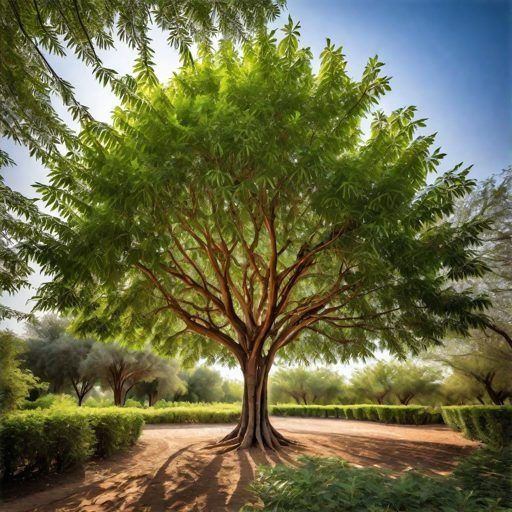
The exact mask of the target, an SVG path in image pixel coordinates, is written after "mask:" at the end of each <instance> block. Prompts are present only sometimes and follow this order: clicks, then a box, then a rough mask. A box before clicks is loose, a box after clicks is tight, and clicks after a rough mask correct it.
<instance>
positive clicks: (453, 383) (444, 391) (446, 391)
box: [439, 372, 492, 405]
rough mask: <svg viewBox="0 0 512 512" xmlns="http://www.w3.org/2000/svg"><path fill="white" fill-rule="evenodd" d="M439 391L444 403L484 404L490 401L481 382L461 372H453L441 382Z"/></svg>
mask: <svg viewBox="0 0 512 512" xmlns="http://www.w3.org/2000/svg"><path fill="white" fill-rule="evenodd" d="M439 393H440V397H441V402H442V403H443V404H444V405H464V404H475V403H477V404H481V405H484V404H485V403H489V401H490V400H489V398H488V395H487V393H486V391H485V387H484V386H483V385H482V384H481V383H480V382H478V381H477V380H476V379H473V378H472V377H468V376H467V375H464V374H462V373H459V372H454V373H452V374H451V375H449V376H448V377H447V378H446V379H445V380H444V381H443V382H442V383H441V386H440V389H439ZM491 403H492V402H491Z"/></svg>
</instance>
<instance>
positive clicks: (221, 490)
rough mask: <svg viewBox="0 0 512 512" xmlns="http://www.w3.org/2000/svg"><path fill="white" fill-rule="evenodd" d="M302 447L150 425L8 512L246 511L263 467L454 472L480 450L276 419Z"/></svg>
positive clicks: (429, 431) (8, 500)
mask: <svg viewBox="0 0 512 512" xmlns="http://www.w3.org/2000/svg"><path fill="white" fill-rule="evenodd" d="M272 422H273V424H274V425H275V427H277V428H278V429H279V430H280V431H282V432H283V433H284V434H286V435H287V436H288V437H291V438H293V439H295V440H297V441H299V442H300V443H302V446H301V447H299V448H296V447H294V448H293V449H291V448H288V449H286V450H283V451H282V452H280V453H279V455H271V454H266V455H265V454H263V453H262V452H261V451H260V450H258V449H252V450H249V451H235V452H230V453H226V454H219V453H216V452H215V451H212V450H209V449H206V445H207V444H208V443H209V442H212V441H215V440H218V439H220V438H221V437H223V436H224V435H225V434H227V433H228V432H229V430H230V429H231V428H232V426H230V425H148V426H146V427H145V429H144V432H143V434H142V437H141V439H140V441H139V443H138V444H137V446H136V447H134V448H133V449H131V450H130V451H128V452H125V453H123V454H119V455H117V456H114V457H111V458H109V459H108V460H103V461H97V462H91V463H89V464H87V465H86V466H85V468H83V469H81V470H76V471H73V472H71V473H67V474H63V475H53V476H49V477H47V478H46V479H45V480H43V481H38V482H32V483H24V484H18V485H17V486H16V487H13V488H10V489H5V490H4V492H3V498H2V501H1V502H0V511H1V512H7V511H8V512H29V511H30V512H43V511H44V512H49V511H69V512H71V511H73V512H93V511H94V512H107V511H108V512H119V511H129V512H149V511H151V512H160V511H162V512H163V511H182V512H184V511H208V512H217V511H219V512H222V511H238V510H239V508H240V507H241V506H242V505H243V504H244V503H246V502H247V501H248V500H249V499H251V494H250V492H249V491H248V490H247V485H248V484H249V483H250V482H251V480H252V479H253V478H254V475H255V471H256V466H257V465H260V464H275V463H279V462H280V463H286V464H294V463H295V460H296V458H297V457H298V456H299V455H301V454H306V453H308V454H317V455H322V456H340V457H343V458H344V459H346V460H348V461H350V462H352V463H353V464H356V465H360V466H378V467H385V468H390V469H393V470H400V471H402V470H408V469H411V468H419V469H422V470H426V471H433V472H437V473H447V472H450V471H451V470H452V469H453V467H454V465H455V461H456V459H457V458H458V457H460V456H462V455H466V454H468V453H470V452H471V451H472V450H473V449H474V448H475V447H476V446H478V445H477V443H474V442H472V441H468V440H467V439H464V438H463V437H462V436H461V435H460V434H458V433H455V432H453V431H451V430H450V429H448V428H447V427H444V426H438V425H434V426H419V427H416V426H403V425H400V426H399V425H383V424H379V423H371V422H364V421H346V420H331V419H316V418H315V419H313V418H273V420H272Z"/></svg>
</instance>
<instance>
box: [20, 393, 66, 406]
mask: <svg viewBox="0 0 512 512" xmlns="http://www.w3.org/2000/svg"><path fill="white" fill-rule="evenodd" d="M74 405H76V399H75V398H73V397H72V396H71V395H66V394H61V395H54V394H53V393H48V394H47V395H43V396H40V397H39V398H37V399H36V400H32V401H31V400H25V401H24V402H23V405H22V407H21V408H22V409H24V410H33V409H51V408H55V407H72V406H74Z"/></svg>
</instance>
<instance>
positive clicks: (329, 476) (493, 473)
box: [243, 452, 512, 512]
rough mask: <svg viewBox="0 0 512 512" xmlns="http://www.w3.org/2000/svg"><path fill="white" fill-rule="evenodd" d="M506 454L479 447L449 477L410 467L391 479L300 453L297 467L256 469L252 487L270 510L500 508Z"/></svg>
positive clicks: (455, 511)
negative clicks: (427, 474) (409, 470)
mask: <svg viewBox="0 0 512 512" xmlns="http://www.w3.org/2000/svg"><path fill="white" fill-rule="evenodd" d="M510 455H511V454H510V453H506V452H501V453H496V452H481V453H479V454H478V455H475V456H473V457H472V458H470V459H468V460H467V461H465V462H463V463H462V465H461V466H460V467H459V468H458V470H457V471H456V472H455V473H454V475H453V476H450V477H441V476H426V475H422V474H420V473H418V472H415V471H411V472H408V473H406V474H402V475H399V476H397V477H395V478H392V475H391V473H390V472H388V471H384V470H382V469H377V468H364V469H363V468H354V467H351V466H350V465H349V464H348V463H346V462H345V461H343V460H342V459H335V458H332V459H331V458H329V459H322V458H315V457H303V458H301V465H300V466H299V467H297V468H290V467H288V466H283V465H279V466H276V467H274V468H268V467H263V468H261V469H260V475H259V477H258V479H257V480H256V482H255V483H254V484H253V485H252V488H253V491H254V492H255V494H256V495H257V496H258V498H259V499H260V500H261V501H262V502H263V504H264V505H263V509H264V510H269V511H270V510H272V511H275V512H281V511H282V512H286V511H290V512H292V511H293V512H296V511H308V512H330V511H332V512H339V511H343V512H351V511H352V512H399V511H404V512H414V511H417V512H491V511H494V512H497V511H506V510H510V508H508V507H509V506H510V505H511V498H510V496H511V495H512V494H511V493H510V490H511V487H510V484H511V472H510V469H511V463H510ZM243 510H244V511H246V512H248V511H250V510H261V508H258V507H257V506H255V507H252V506H246V507H244V509H243Z"/></svg>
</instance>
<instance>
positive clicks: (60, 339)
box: [24, 315, 98, 405]
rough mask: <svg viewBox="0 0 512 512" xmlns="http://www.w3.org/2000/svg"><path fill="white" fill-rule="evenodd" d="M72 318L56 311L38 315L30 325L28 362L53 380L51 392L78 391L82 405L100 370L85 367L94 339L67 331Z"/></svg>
mask: <svg viewBox="0 0 512 512" xmlns="http://www.w3.org/2000/svg"><path fill="white" fill-rule="evenodd" d="M68 325H69V321H68V320H66V319H64V318H59V317H58V316H55V315H48V316H45V317H43V318H41V319H34V320H33V321H32V322H31V323H29V324H28V325H27V333H26V335H27V338H28V339H27V351H26V352H25V354H24V360H25V365H26V366H27V368H29V369H30V370H31V371H32V372H33V373H34V374H35V375H37V377H39V378H40V379H41V380H43V381H44V382H47V383H48V384H49V391H50V392H51V393H61V392H65V391H71V392H74V393H75V395H76V397H77V401H78V405H82V402H83V400H84V398H85V397H86V396H87V394H88V393H89V392H90V391H91V390H92V388H93V387H94V385H95V383H96V382H97V380H98V373H97V372H96V371H95V369H94V368H92V367H85V366H84V361H85V360H86V358H87V356H88V355H89V352H90V351H91V350H92V347H93V345H94V341H93V340H78V339H75V338H73V337H72V336H71V335H70V334H69V333H68V331H67V327H68Z"/></svg>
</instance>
